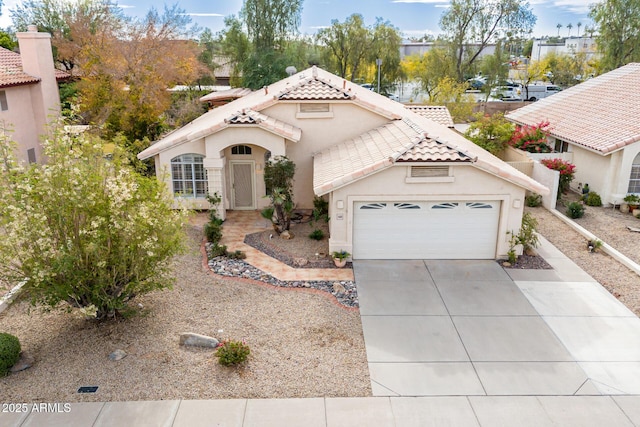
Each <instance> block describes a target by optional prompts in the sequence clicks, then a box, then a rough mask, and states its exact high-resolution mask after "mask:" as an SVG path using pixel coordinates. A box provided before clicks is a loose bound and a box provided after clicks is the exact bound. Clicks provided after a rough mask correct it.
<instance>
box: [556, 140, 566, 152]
mask: <svg viewBox="0 0 640 427" xmlns="http://www.w3.org/2000/svg"><path fill="white" fill-rule="evenodd" d="M553 150H554V151H555V152H557V153H566V152H567V151H569V143H568V142H566V141H563V140H561V139H557V138H556V144H555V146H554V147H553Z"/></svg>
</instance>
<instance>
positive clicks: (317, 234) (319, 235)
mask: <svg viewBox="0 0 640 427" xmlns="http://www.w3.org/2000/svg"><path fill="white" fill-rule="evenodd" d="M309 238H310V239H313V240H322V239H324V231H322V230H319V229H317V228H316V229H315V230H313V231H312V232H311V234H309Z"/></svg>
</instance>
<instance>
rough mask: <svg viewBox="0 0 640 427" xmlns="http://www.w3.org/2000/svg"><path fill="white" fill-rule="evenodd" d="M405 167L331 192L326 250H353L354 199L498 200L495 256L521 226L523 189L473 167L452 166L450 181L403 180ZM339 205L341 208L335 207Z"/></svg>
mask: <svg viewBox="0 0 640 427" xmlns="http://www.w3.org/2000/svg"><path fill="white" fill-rule="evenodd" d="M407 172H408V170H407V166H405V165H397V166H393V167H390V168H388V169H386V170H384V171H382V172H379V173H377V174H375V175H371V176H369V177H367V178H365V179H362V180H360V181H356V182H354V183H353V184H350V185H348V186H345V187H342V188H340V189H338V190H336V191H335V192H333V194H332V197H331V203H330V206H329V215H330V217H331V224H330V232H331V237H330V239H329V251H330V252H332V251H335V250H341V249H345V250H347V251H348V252H351V253H352V252H353V250H352V249H353V241H352V237H353V235H352V233H353V206H354V203H355V202H357V201H382V200H391V201H494V200H499V201H501V202H502V203H501V208H500V209H501V211H500V222H499V225H498V239H497V241H498V246H497V250H496V258H499V257H505V256H506V254H507V251H508V250H509V242H508V241H509V239H508V235H507V231H511V230H513V231H517V230H519V229H520V226H521V220H522V213H523V206H524V196H525V190H524V189H522V188H521V187H518V186H516V185H514V184H511V183H509V182H507V181H504V180H503V179H501V178H497V177H495V176H493V175H491V174H488V173H486V172H484V171H481V170H479V169H477V168H475V167H473V166H453V167H452V172H453V177H454V181H453V182H438V183H435V182H425V183H405V178H406V177H407ZM340 204H342V206H343V208H342V209H340V208H338V206H339V205H340Z"/></svg>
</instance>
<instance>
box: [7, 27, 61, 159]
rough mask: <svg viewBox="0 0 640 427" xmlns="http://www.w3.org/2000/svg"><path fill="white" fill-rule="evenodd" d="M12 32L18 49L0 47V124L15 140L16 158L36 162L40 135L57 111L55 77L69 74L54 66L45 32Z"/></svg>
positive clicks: (39, 156) (57, 79) (30, 29)
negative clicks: (16, 40) (16, 146)
mask: <svg viewBox="0 0 640 427" xmlns="http://www.w3.org/2000/svg"><path fill="white" fill-rule="evenodd" d="M16 36H17V38H18V44H19V46H20V53H16V52H12V51H10V50H8V49H5V48H2V47H0V127H1V128H2V130H3V131H4V132H7V133H8V134H9V136H10V137H11V138H12V139H13V140H14V141H15V142H16V143H17V144H18V148H17V153H16V154H17V156H18V159H19V160H22V161H24V162H29V163H33V162H40V161H42V147H41V145H40V137H41V136H42V135H43V134H44V133H45V132H46V127H47V124H48V123H50V122H51V120H55V119H56V118H57V117H58V115H59V114H60V94H59V93H58V81H60V80H65V79H67V78H69V75H68V74H67V73H65V72H63V71H59V70H56V69H55V67H54V64H53V55H52V52H51V36H50V35H49V34H48V33H40V32H38V30H37V28H36V27H35V26H29V29H28V31H26V32H23V33H17V34H16Z"/></svg>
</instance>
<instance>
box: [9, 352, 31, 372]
mask: <svg viewBox="0 0 640 427" xmlns="http://www.w3.org/2000/svg"><path fill="white" fill-rule="evenodd" d="M33 362H34V360H33V356H31V355H30V354H29V353H27V352H26V351H23V352H21V353H20V359H18V361H17V362H16V364H15V365H13V366H12V367H11V369H10V371H11V372H20V371H24V370H25V369H29V368H30V367H32V366H33Z"/></svg>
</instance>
